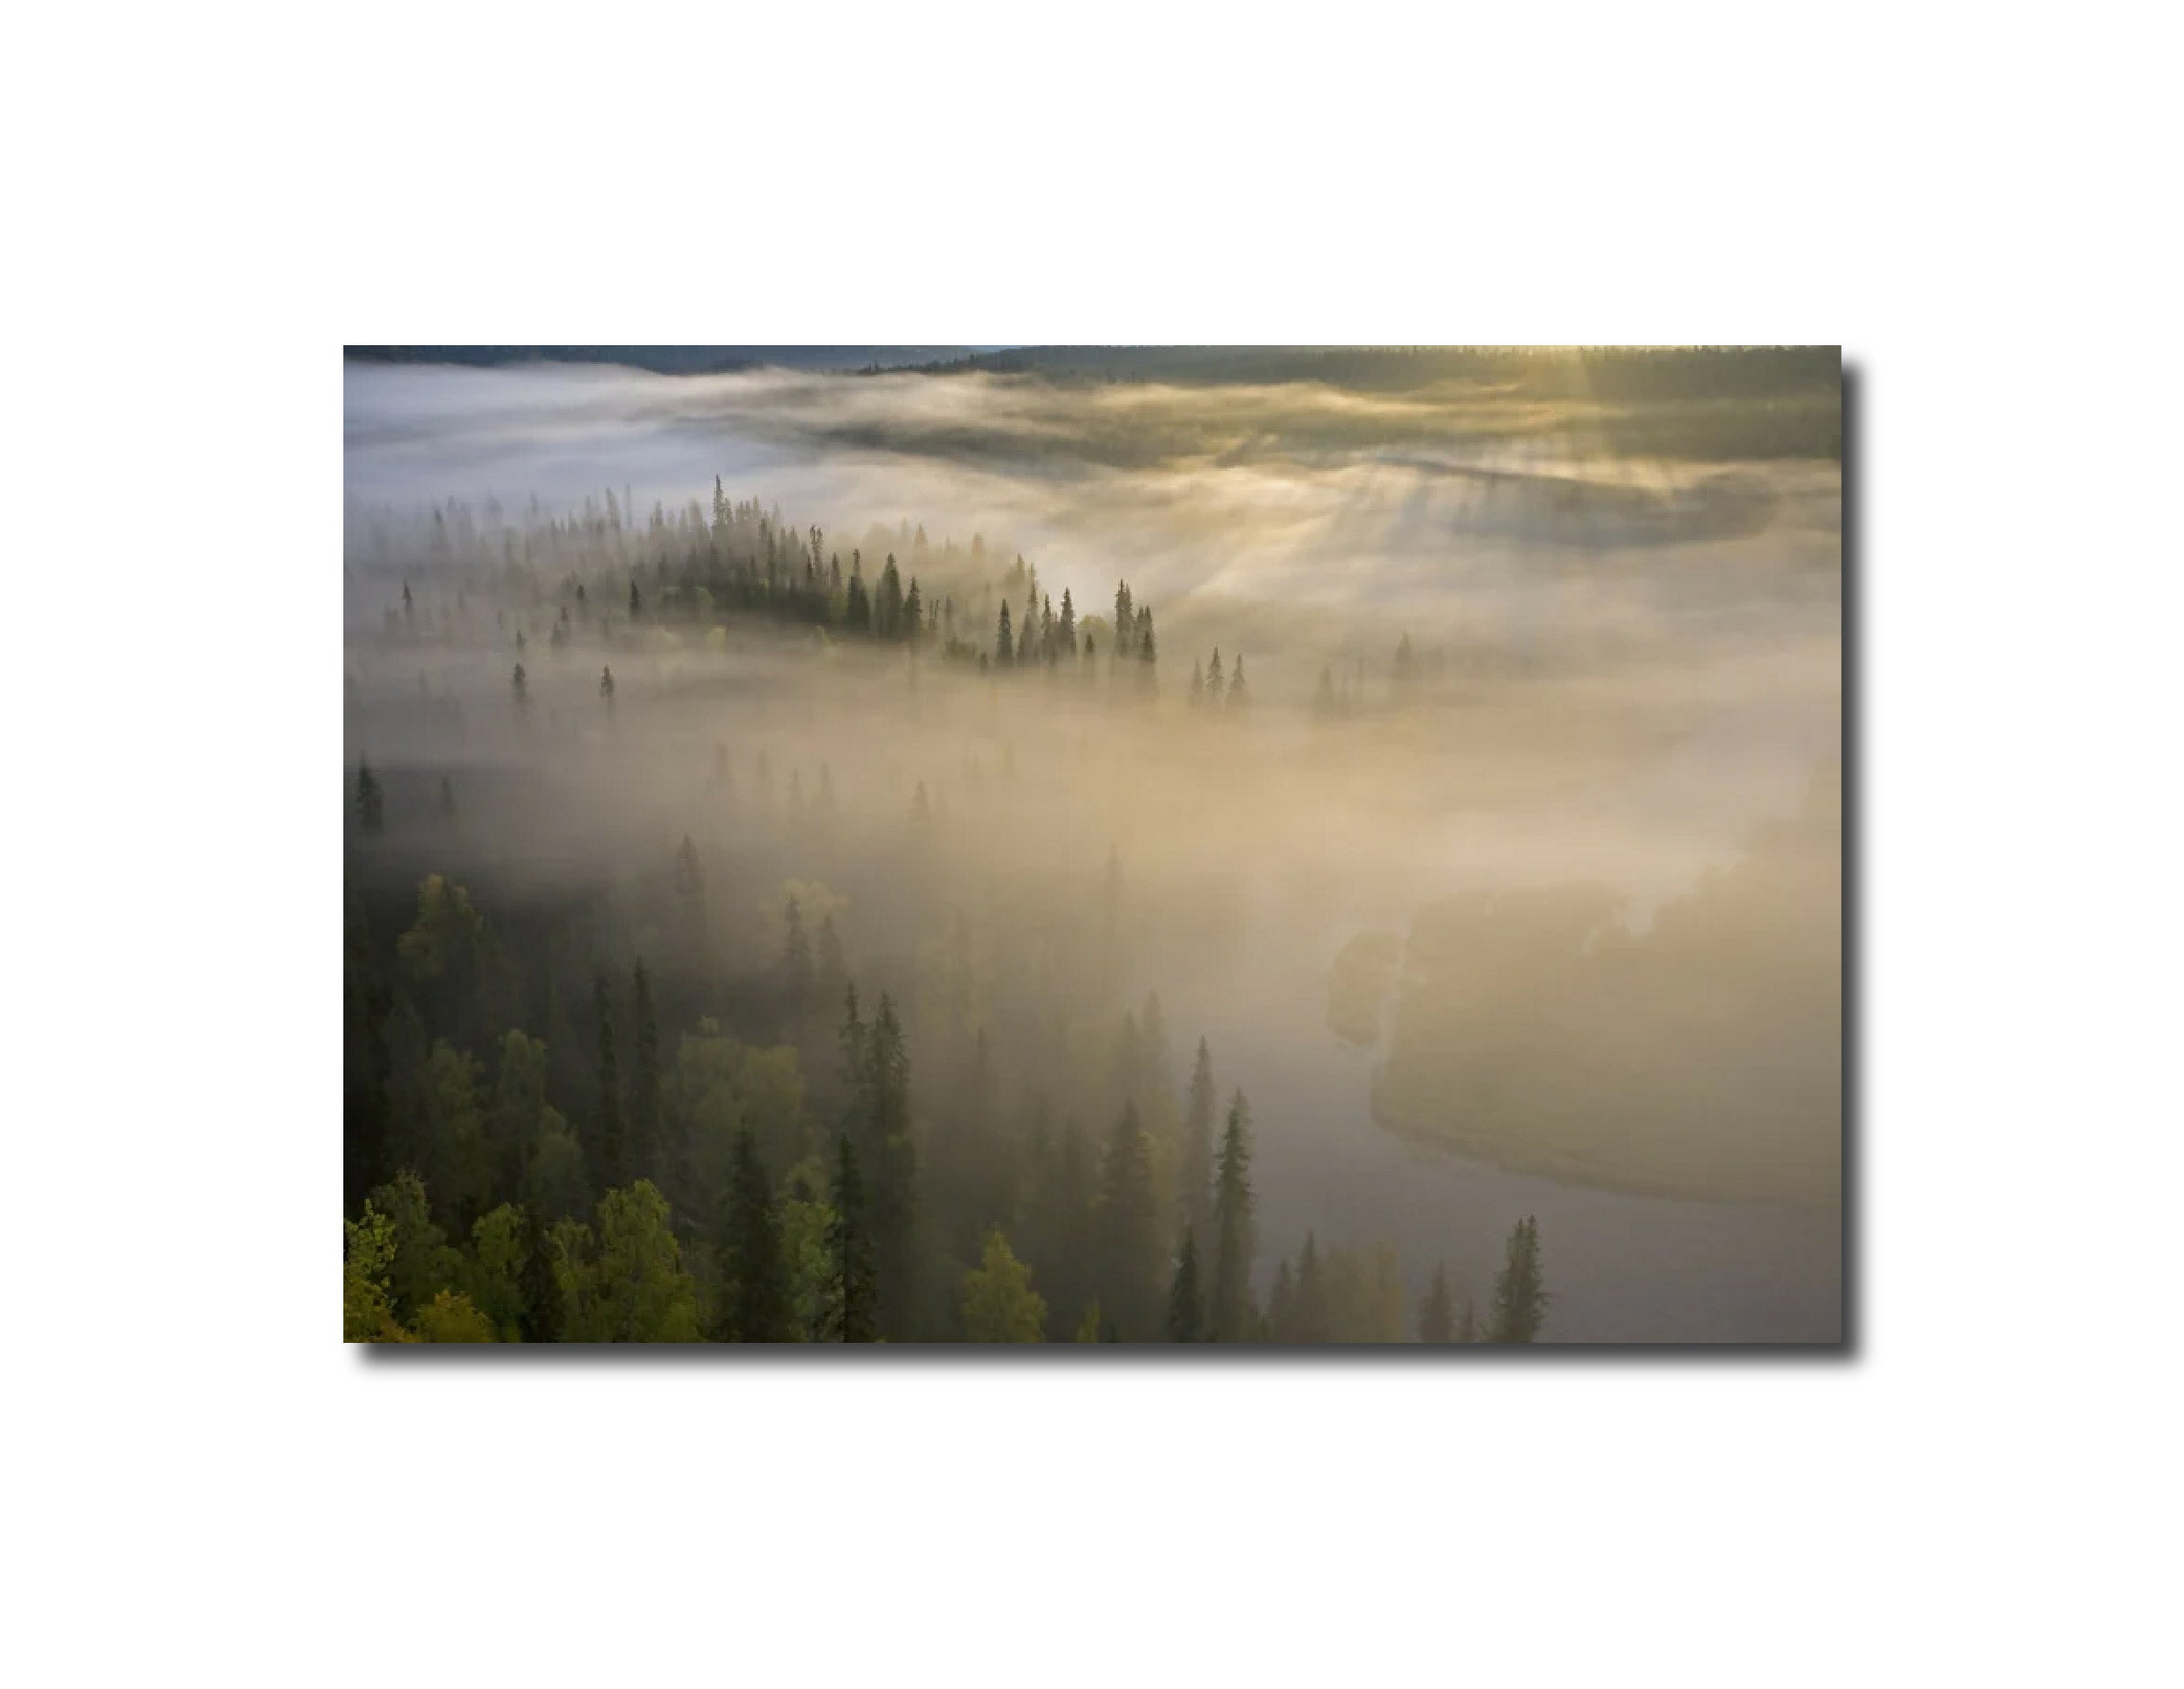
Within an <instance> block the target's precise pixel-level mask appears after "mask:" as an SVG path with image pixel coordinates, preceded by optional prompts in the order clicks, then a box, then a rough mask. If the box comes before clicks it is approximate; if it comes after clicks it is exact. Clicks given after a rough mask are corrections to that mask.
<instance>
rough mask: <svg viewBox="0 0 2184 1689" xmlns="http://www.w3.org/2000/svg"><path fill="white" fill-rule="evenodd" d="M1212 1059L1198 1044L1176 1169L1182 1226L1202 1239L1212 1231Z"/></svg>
mask: <svg viewBox="0 0 2184 1689" xmlns="http://www.w3.org/2000/svg"><path fill="white" fill-rule="evenodd" d="M1216 1107H1219V1104H1218V1103H1217V1102H1216V1101H1215V1098H1214V1095H1213V1058H1212V1055H1211V1054H1209V1053H1208V1052H1207V1050H1206V1041H1205V1040H1204V1039H1203V1037H1202V1038H1200V1039H1199V1040H1198V1061H1197V1063H1196V1065H1194V1067H1193V1068H1192V1069H1191V1094H1190V1101H1189V1103H1188V1104H1187V1105H1186V1107H1185V1110H1184V1116H1183V1148H1182V1154H1181V1156H1180V1158H1179V1159H1178V1161H1177V1164H1176V1182H1177V1184H1178V1185H1179V1187H1181V1195H1182V1203H1181V1206H1182V1209H1183V1223H1184V1224H1185V1226H1186V1227H1188V1228H1189V1229H1190V1230H1192V1231H1196V1232H1198V1233H1199V1234H1200V1235H1201V1236H1203V1237H1212V1235H1213V1228H1212V1216H1213V1111H1214V1109H1215V1108H1216Z"/></svg>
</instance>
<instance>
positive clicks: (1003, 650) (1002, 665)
mask: <svg viewBox="0 0 2184 1689" xmlns="http://www.w3.org/2000/svg"><path fill="white" fill-rule="evenodd" d="M1016 660H1017V659H1016V653H1015V650H1014V648H1013V647H1012V646H1011V645H1010V644H1009V638H1008V600H1007V599H1003V600H1001V613H1000V616H999V619H998V620H997V621H996V622H995V624H994V629H993V665H994V667H995V668H997V669H1006V668H1008V666H1009V665H1010V664H1012V663H1014V662H1016Z"/></svg>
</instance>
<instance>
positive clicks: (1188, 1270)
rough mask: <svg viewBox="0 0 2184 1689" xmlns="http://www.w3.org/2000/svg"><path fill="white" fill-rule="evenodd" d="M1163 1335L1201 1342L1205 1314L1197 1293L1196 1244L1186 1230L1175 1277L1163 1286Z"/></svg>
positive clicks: (1172, 1340)
mask: <svg viewBox="0 0 2184 1689" xmlns="http://www.w3.org/2000/svg"><path fill="white" fill-rule="evenodd" d="M1167 1337H1168V1341H1169V1342H1171V1343H1203V1342H1204V1341H1205V1338H1206V1314H1205V1307H1204V1304H1203V1302H1202V1301H1201V1300H1200V1297H1199V1293H1198V1245H1197V1243H1196V1242H1195V1241H1194V1240H1193V1238H1192V1235H1191V1233H1190V1232H1188V1231H1185V1233H1184V1234H1183V1248H1182V1249H1181V1250H1179V1251H1178V1252H1177V1254H1176V1276H1175V1277H1174V1278H1173V1279H1172V1280H1170V1281H1169V1284H1168V1288H1167Z"/></svg>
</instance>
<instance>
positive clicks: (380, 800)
mask: <svg viewBox="0 0 2184 1689" xmlns="http://www.w3.org/2000/svg"><path fill="white" fill-rule="evenodd" d="M408 590H409V589H408V588H407V587H404V589H403V591H405V592H406V591H408ZM357 817H358V819H359V821H360V822H362V824H363V828H364V831H366V832H368V833H374V834H376V833H378V832H380V831H383V830H384V829H385V828H386V794H385V793H384V792H383V791H381V790H380V788H379V777H378V776H377V775H376V774H374V773H373V772H372V771H371V764H370V763H368V762H359V763H358V764H357Z"/></svg>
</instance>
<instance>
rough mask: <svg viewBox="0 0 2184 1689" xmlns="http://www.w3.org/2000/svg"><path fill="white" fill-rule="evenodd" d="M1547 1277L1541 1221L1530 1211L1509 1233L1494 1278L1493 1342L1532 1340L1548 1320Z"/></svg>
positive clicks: (1489, 1337) (1490, 1328)
mask: <svg viewBox="0 0 2184 1689" xmlns="http://www.w3.org/2000/svg"><path fill="white" fill-rule="evenodd" d="M1552 1300H1553V1298H1552V1297H1551V1296H1549V1294H1548V1291H1547V1281H1546V1279H1545V1278H1544V1277H1543V1276H1541V1273H1540V1225H1539V1222H1537V1221H1536V1220H1534V1219H1532V1218H1531V1216H1530V1215H1529V1214H1527V1215H1526V1216H1525V1217H1524V1218H1523V1219H1522V1220H1520V1221H1518V1222H1516V1224H1515V1226H1514V1227H1513V1228H1512V1229H1511V1231H1510V1233H1509V1241H1508V1244H1507V1246H1506V1247H1505V1249H1504V1251H1503V1256H1502V1270H1501V1273H1500V1274H1499V1276H1496V1279H1495V1281H1494V1306H1493V1311H1492V1314H1491V1316H1490V1319H1491V1323H1490V1325H1489V1326H1488V1329H1487V1342H1489V1343H1530V1342H1532V1341H1534V1340H1535V1339H1536V1338H1538V1337H1539V1335H1540V1326H1541V1325H1543V1324H1544V1323H1545V1322H1546V1320H1547V1304H1548V1303H1549V1302H1551V1301H1552Z"/></svg>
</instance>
